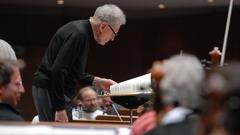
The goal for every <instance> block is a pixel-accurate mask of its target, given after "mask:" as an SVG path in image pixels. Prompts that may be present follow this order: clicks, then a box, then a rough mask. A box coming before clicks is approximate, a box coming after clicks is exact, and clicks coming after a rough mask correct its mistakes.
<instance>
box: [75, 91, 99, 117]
mask: <svg viewBox="0 0 240 135" xmlns="http://www.w3.org/2000/svg"><path fill="white" fill-rule="evenodd" d="M77 100H79V102H78V103H77V106H76V107H75V108H73V110H72V115H73V120H78V119H87V120H94V119H95V118H96V117H97V116H98V115H103V111H101V110H100V109H99V102H98V99H97V93H96V92H95V90H94V89H93V88H92V87H84V88H82V89H80V90H79V92H78V93H77V95H76V97H75V101H77Z"/></svg>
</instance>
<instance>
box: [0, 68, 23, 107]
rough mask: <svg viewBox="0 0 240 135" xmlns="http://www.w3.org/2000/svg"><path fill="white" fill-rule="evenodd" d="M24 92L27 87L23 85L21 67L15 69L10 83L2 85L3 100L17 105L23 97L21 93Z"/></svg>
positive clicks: (0, 88) (1, 94) (0, 89)
mask: <svg viewBox="0 0 240 135" xmlns="http://www.w3.org/2000/svg"><path fill="white" fill-rule="evenodd" d="M24 92H25V89H24V87H23V85H22V79H21V75H20V72H19V69H15V70H14V72H13V74H12V76H11V80H10V83H8V84H7V85H5V86H1V87H0V96H1V100H2V102H3V103H7V104H10V105H12V106H17V104H18V101H19V100H20V98H21V94H22V93H24Z"/></svg>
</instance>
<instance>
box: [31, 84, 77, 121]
mask: <svg viewBox="0 0 240 135" xmlns="http://www.w3.org/2000/svg"><path fill="white" fill-rule="evenodd" d="M32 94H33V97H35V98H34V99H33V100H34V103H35V106H36V109H37V112H38V114H41V115H39V116H38V117H39V120H41V121H54V115H55V112H54V109H53V107H52V102H51V99H50V94H49V91H48V90H47V89H42V88H38V87H35V86H32ZM64 99H65V106H66V108H65V109H66V111H67V115H68V120H69V121H71V120H72V106H73V105H72V102H71V99H69V98H68V97H67V96H65V95H64Z"/></svg>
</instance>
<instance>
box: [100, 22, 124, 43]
mask: <svg viewBox="0 0 240 135" xmlns="http://www.w3.org/2000/svg"><path fill="white" fill-rule="evenodd" d="M119 29H120V25H114V26H111V25H109V24H107V23H105V22H102V23H101V24H100V25H99V31H100V34H99V38H98V39H99V40H98V43H99V44H100V45H103V46H104V45H105V44H106V43H108V42H109V41H113V40H114V38H115V37H116V36H117V33H118V31H119Z"/></svg>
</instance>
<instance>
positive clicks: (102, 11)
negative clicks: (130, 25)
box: [92, 4, 126, 26]
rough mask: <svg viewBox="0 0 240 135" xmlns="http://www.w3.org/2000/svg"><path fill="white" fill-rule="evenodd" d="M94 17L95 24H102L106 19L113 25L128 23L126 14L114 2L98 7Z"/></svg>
mask: <svg viewBox="0 0 240 135" xmlns="http://www.w3.org/2000/svg"><path fill="white" fill-rule="evenodd" d="M92 19H93V22H94V23H95V24H100V23H101V22H102V21H105V22H107V23H108V24H109V25H111V26H114V25H116V24H118V25H124V24H125V23H126V16H125V14H124V13H123V11H122V10H121V9H120V8H119V7H118V6H116V5H114V4H105V5H103V6H100V7H98V8H97V9H96V11H95V13H94V15H93V17H92Z"/></svg>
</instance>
